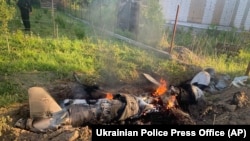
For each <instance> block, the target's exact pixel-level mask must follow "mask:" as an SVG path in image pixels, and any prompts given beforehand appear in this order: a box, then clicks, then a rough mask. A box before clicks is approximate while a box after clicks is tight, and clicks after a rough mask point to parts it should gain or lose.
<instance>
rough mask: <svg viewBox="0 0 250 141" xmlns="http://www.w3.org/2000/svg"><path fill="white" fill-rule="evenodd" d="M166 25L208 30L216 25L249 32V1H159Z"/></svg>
mask: <svg viewBox="0 0 250 141" xmlns="http://www.w3.org/2000/svg"><path fill="white" fill-rule="evenodd" d="M160 4H161V5H162V8H163V14H164V16H165V19H166V22H167V23H173V22H174V21H175V15H176V9H177V6H178V5H179V6H180V9H179V10H180V11H179V15H178V24H182V25H186V26H197V27H200V28H208V27H209V26H210V25H216V26H218V27H221V28H225V29H228V28H229V27H235V28H238V29H243V30H250V0H160Z"/></svg>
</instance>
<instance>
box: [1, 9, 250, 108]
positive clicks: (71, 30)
mask: <svg viewBox="0 0 250 141" xmlns="http://www.w3.org/2000/svg"><path fill="white" fill-rule="evenodd" d="M17 14H18V12H17ZM50 19H51V15H50V12H49V11H47V10H44V9H42V10H41V9H35V10H34V12H33V13H32V23H31V25H32V33H31V34H27V33H23V32H22V31H21V30H20V28H21V27H22V25H21V24H20V23H16V21H12V22H11V24H10V27H11V28H10V35H9V36H8V41H7V40H6V37H5V36H4V35H1V36H0V47H1V49H0V54H1V55H0V64H1V65H0V74H1V76H2V77H1V78H3V79H1V80H3V81H1V82H0V87H1V88H0V107H1V106H6V105H8V104H12V103H15V102H22V101H23V100H27V97H26V95H25V94H26V91H27V90H26V89H24V87H23V86H22V84H20V83H17V82H15V81H14V79H4V78H5V77H6V78H13V77H11V76H13V75H17V74H22V73H33V72H38V73H39V72H40V73H43V72H51V73H53V74H54V75H55V76H54V77H53V78H49V77H50V76H49V75H48V76H47V75H44V77H47V79H48V80H49V81H53V80H51V79H62V78H69V77H71V73H72V72H73V71H77V72H81V73H83V74H84V76H85V79H86V81H87V82H88V83H111V81H112V82H125V83H129V82H133V81H136V80H137V79H138V78H139V77H140V75H141V71H144V72H154V73H156V74H159V75H161V76H162V77H163V78H169V77H170V78H172V79H170V80H169V81H170V83H176V82H177V80H181V79H185V77H186V76H187V75H188V74H192V73H194V72H193V70H189V69H188V68H187V67H185V66H182V65H180V64H179V63H177V62H175V61H170V60H168V59H166V57H162V55H161V56H159V54H158V53H155V52H152V51H148V50H145V49H141V48H137V47H134V46H131V45H129V44H127V43H125V42H122V41H118V40H115V39H111V38H100V36H98V34H97V33H96V31H95V30H92V29H93V28H92V27H88V26H86V25H84V24H82V23H79V22H77V21H75V20H73V19H71V18H70V17H68V16H65V15H64V14H63V13H60V12H57V14H56V21H57V25H58V33H57V34H56V36H55V34H54V29H53V25H52V24H51V23H52V22H48V21H50ZM44 21H47V22H44ZM190 34H191V32H184V31H183V32H181V33H177V35H178V36H177V39H180V40H176V43H175V44H176V45H182V46H187V47H189V48H190V49H191V50H193V51H194V52H195V53H196V54H198V55H200V56H201V57H204V58H205V62H200V60H197V61H196V62H190V65H194V66H196V67H202V68H203V67H206V66H213V67H214V68H215V69H216V70H217V71H218V72H220V73H227V74H230V75H231V76H239V75H243V74H244V73H245V70H246V67H247V66H246V65H247V64H248V62H249V60H250V49H249V45H248V44H247V43H245V44H244V45H245V46H244V48H243V50H241V52H240V54H239V55H238V56H235V57H232V58H230V59H227V57H226V56H223V55H222V56H216V55H214V51H213V50H212V49H213V45H214V44H215V43H216V42H218V39H219V40H220V41H224V40H227V41H229V39H231V36H230V37H229V36H228V35H227V36H226V35H225V33H222V34H218V36H216V37H214V36H212V35H211V36H210V34H212V33H207V34H205V33H202V35H203V36H199V37H196V38H191V37H190V36H189V35H190ZM230 34H234V33H233V32H231V33H230ZM168 35H170V34H168ZM169 37H170V36H169ZM223 37H224V38H223ZM168 39H170V38H167V40H168ZM223 39H224V40H223ZM232 41H234V43H239V41H238V40H237V39H233V40H232ZM246 41H247V42H248V40H246ZM167 42H169V41H167ZM242 45H243V44H242ZM185 74H186V75H185ZM17 76H18V75H17ZM188 76H190V75H188ZM175 81H176V82H175ZM34 85H35V84H34Z"/></svg>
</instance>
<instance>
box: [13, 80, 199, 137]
mask: <svg viewBox="0 0 250 141" xmlns="http://www.w3.org/2000/svg"><path fill="white" fill-rule="evenodd" d="M75 77H76V76H75ZM76 80H77V82H78V83H79V84H80V82H79V80H78V79H76ZM158 84H159V85H158V87H157V89H156V90H155V91H153V92H152V93H151V94H149V95H147V96H146V98H145V97H140V96H138V95H133V94H127V93H115V94H113V93H110V92H105V91H103V90H101V89H99V87H98V86H88V85H83V84H82V85H80V86H81V87H82V89H81V90H83V92H82V94H83V95H87V96H83V97H85V99H64V100H63V102H62V103H61V104H60V106H59V104H57V102H56V100H54V99H53V98H52V96H50V94H49V93H48V92H47V91H46V90H45V89H43V88H41V87H31V88H30V89H29V90H28V94H29V104H30V105H29V106H30V115H31V116H30V118H28V119H27V120H24V119H20V120H18V121H17V123H16V124H15V126H16V127H19V128H24V129H29V130H31V131H34V132H48V131H54V130H57V129H59V128H60V127H61V126H64V125H72V126H73V127H80V126H84V125H92V124H159V123H161V124H195V123H194V121H193V120H192V118H191V117H190V116H189V114H188V112H187V111H183V109H184V107H185V106H188V104H190V103H191V102H190V99H192V98H193V97H194V94H193V93H190V91H189V90H191V91H192V90H193V89H192V88H191V86H190V87H185V88H188V89H185V88H184V87H183V88H181V87H178V88H177V87H173V86H170V89H169V88H168V85H167V81H166V80H163V79H161V80H160V82H159V83H158ZM78 97H79V92H78ZM146 99H147V100H146ZM192 100H193V99H192ZM192 100H191V101H192ZM195 100H196V99H195ZM183 103H185V104H186V105H185V104H183ZM34 107H36V108H34Z"/></svg>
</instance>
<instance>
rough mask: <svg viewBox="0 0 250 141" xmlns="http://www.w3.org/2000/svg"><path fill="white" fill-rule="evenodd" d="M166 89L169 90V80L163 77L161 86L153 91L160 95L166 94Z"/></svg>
mask: <svg viewBox="0 0 250 141" xmlns="http://www.w3.org/2000/svg"><path fill="white" fill-rule="evenodd" d="M166 91H167V81H166V80H163V79H161V80H160V86H159V87H158V88H157V89H156V91H155V92H154V93H153V96H160V95H162V94H164V93H165V92H166Z"/></svg>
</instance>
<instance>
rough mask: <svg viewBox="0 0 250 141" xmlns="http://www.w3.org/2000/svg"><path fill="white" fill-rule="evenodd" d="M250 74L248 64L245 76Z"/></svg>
mask: <svg viewBox="0 0 250 141" xmlns="http://www.w3.org/2000/svg"><path fill="white" fill-rule="evenodd" d="M249 72H250V62H249V63H248V66H247V70H246V74H245V75H249Z"/></svg>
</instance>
